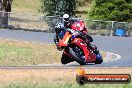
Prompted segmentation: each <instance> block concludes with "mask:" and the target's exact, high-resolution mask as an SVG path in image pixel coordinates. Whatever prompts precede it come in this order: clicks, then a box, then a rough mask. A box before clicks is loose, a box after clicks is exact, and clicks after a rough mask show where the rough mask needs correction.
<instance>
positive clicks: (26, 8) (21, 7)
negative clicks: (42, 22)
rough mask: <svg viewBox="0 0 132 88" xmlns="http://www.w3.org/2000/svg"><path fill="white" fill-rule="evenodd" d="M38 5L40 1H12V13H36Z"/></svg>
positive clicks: (38, 8)
mask: <svg viewBox="0 0 132 88" xmlns="http://www.w3.org/2000/svg"><path fill="white" fill-rule="evenodd" d="M40 5H41V4H40V0H13V3H12V12H20V13H29V14H30V13H38V11H39V10H40Z"/></svg>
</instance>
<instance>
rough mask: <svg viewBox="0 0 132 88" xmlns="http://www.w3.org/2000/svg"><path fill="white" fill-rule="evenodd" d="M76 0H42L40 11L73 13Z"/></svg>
mask: <svg viewBox="0 0 132 88" xmlns="http://www.w3.org/2000/svg"><path fill="white" fill-rule="evenodd" d="M76 5H77V3H76V0H42V6H41V11H42V12H43V13H46V14H47V15H62V14H64V13H67V14H70V15H74V14H75V13H74V10H76Z"/></svg>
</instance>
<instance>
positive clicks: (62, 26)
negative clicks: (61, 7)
mask: <svg viewBox="0 0 132 88" xmlns="http://www.w3.org/2000/svg"><path fill="white" fill-rule="evenodd" d="M76 20H77V19H71V18H70V16H69V15H68V14H64V15H63V20H62V22H61V23H57V25H56V26H55V31H56V35H55V37H54V42H55V44H56V46H57V49H58V50H60V51H61V50H62V49H61V48H60V47H59V46H58V43H59V38H58V34H59V33H60V34H63V33H64V32H65V31H66V29H67V28H69V29H70V28H71V25H72V24H73V23H74V22H75V21H76ZM79 21H82V20H79ZM83 34H84V35H83V36H82V38H83V39H84V40H87V41H88V42H93V39H92V37H91V36H90V35H89V33H88V31H87V29H86V28H84V31H83Z"/></svg>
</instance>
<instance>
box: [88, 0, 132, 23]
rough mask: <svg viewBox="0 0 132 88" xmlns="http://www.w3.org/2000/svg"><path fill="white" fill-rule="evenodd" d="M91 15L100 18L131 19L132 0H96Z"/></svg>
mask: <svg viewBox="0 0 132 88" xmlns="http://www.w3.org/2000/svg"><path fill="white" fill-rule="evenodd" d="M94 2H95V5H94V8H93V9H92V10H91V11H90V13H89V17H91V18H93V19H99V20H114V21H131V20H132V19H131V18H132V0H94Z"/></svg>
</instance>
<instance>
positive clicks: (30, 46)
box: [0, 39, 61, 66]
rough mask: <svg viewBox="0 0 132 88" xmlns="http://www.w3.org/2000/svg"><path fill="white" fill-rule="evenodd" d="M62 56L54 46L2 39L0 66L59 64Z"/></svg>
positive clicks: (0, 42)
mask: <svg viewBox="0 0 132 88" xmlns="http://www.w3.org/2000/svg"><path fill="white" fill-rule="evenodd" d="M60 56H61V54H60V52H58V51H57V49H56V47H55V46H54V45H49V44H39V43H30V42H24V41H13V40H3V39H0V65H13V66H18V65H35V64H43V63H45V64H48V63H59V61H60V60H59V59H60Z"/></svg>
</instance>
